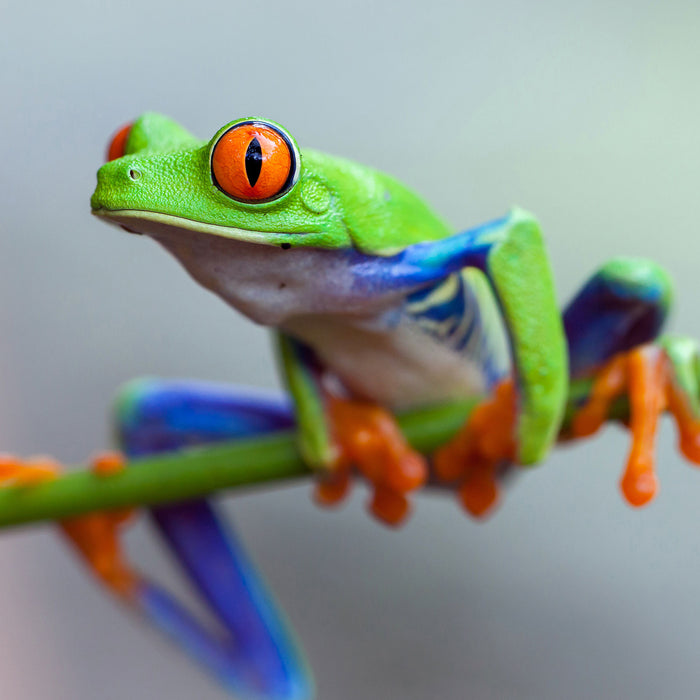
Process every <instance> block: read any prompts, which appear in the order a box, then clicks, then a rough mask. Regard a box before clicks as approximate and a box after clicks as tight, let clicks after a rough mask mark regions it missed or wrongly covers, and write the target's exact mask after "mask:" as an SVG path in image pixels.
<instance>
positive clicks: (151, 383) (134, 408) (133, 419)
mask: <svg viewBox="0 0 700 700" xmlns="http://www.w3.org/2000/svg"><path fill="white" fill-rule="evenodd" d="M158 384H159V382H158V380H156V379H153V378H150V377H140V378H138V379H132V380H131V381H129V382H127V383H126V384H124V385H123V386H122V387H120V389H119V391H118V392H117V395H116V396H115V397H114V401H113V402H112V424H113V427H114V431H115V433H116V437H117V440H118V442H122V437H123V435H124V433H125V432H126V431H127V430H129V429H130V428H133V427H134V426H136V425H138V424H139V423H140V422H142V421H143V414H144V407H145V406H146V405H147V403H148V400H149V399H151V398H152V397H153V395H154V394H155V393H157V391H158Z"/></svg>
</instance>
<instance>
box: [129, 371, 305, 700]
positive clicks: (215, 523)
mask: <svg viewBox="0 0 700 700" xmlns="http://www.w3.org/2000/svg"><path fill="white" fill-rule="evenodd" d="M293 425H294V419H293V416H292V411H291V407H290V405H289V403H288V402H287V401H285V400H284V399H283V398H270V397H268V396H261V395H260V394H252V393H247V394H246V393H237V391H236V390H235V389H234V388H232V387H225V386H221V385H217V384H210V383H204V382H183V381H158V380H139V381H137V382H132V383H131V384H129V385H128V386H127V387H126V388H125V390H124V391H123V392H122V394H121V396H120V397H119V400H118V403H117V430H118V437H119V441H120V443H121V446H122V449H123V450H124V451H125V453H126V454H127V455H128V456H129V457H139V456H144V455H147V454H152V453H155V452H160V451H167V450H174V449H178V448H180V447H185V446H188V445H197V444H203V443H213V442H217V441H222V440H230V439H233V438H236V437H241V436H246V435H256V434H261V433H265V432H270V431H275V430H280V429H285V428H290V427H292V426H293ZM151 513H152V516H153V520H154V522H155V524H156V526H157V528H158V530H159V532H160V534H161V535H162V536H163V538H164V541H165V542H166V543H167V544H168V546H169V547H170V548H171V549H172V551H173V553H174V554H175V556H176V557H177V559H178V561H179V562H180V564H181V566H182V568H183V570H184V572H185V573H186V574H187V575H188V577H189V579H190V581H191V582H192V584H193V586H194V587H195V589H196V590H197V591H198V592H199V594H200V595H201V597H202V598H203V599H204V601H205V602H206V603H207V605H208V606H209V608H210V609H211V610H212V611H213V613H214V614H215V616H216V617H217V618H218V620H219V621H220V622H221V623H222V625H223V628H224V629H225V630H226V635H223V636H222V635H221V634H220V633H216V632H214V631H211V630H209V629H207V627H206V626H205V625H203V624H202V623H200V622H199V621H198V620H196V619H195V617H194V616H193V615H192V614H191V613H190V612H188V611H187V609H186V608H184V607H183V606H182V605H181V604H180V603H179V602H178V601H177V600H175V599H174V598H173V597H172V596H171V595H170V594H168V593H167V592H165V591H164V590H163V589H162V588H160V587H159V586H157V585H156V584H155V583H153V582H151V581H148V580H141V581H140V582H139V586H138V587H137V594H136V596H135V600H133V601H132V602H133V604H134V605H135V606H136V607H137V608H138V610H139V611H140V613H141V614H142V615H143V616H145V617H146V618H147V619H148V620H149V621H150V622H151V623H152V624H154V625H155V626H156V627H157V628H158V629H160V630H161V631H162V632H164V633H165V634H166V635H167V636H169V637H170V638H171V639H172V640H174V641H175V642H176V643H177V644H178V645H180V646H181V647H182V648H183V649H184V650H185V651H186V652H188V653H189V654H190V655H191V656H192V657H194V658H195V659H196V660H197V661H199V662H200V663H201V664H202V665H203V666H205V667H206V668H207V669H208V670H209V671H210V672H212V673H214V674H215V675H216V677H217V678H218V679H219V680H220V682H222V683H223V685H225V686H226V687H227V688H228V689H230V690H231V691H233V692H234V693H235V694H236V695H238V696H241V697H247V698H268V699H271V700H272V699H274V700H302V699H304V698H310V697H311V696H312V695H313V682H312V680H311V678H310V674H309V671H308V668H307V666H306V664H305V662H304V660H303V658H302V656H301V653H300V652H299V650H298V649H297V647H296V645H295V643H294V640H293V637H292V634H291V632H290V631H289V629H288V628H287V625H286V624H285V621H284V618H283V616H282V615H281V613H280V611H279V610H278V608H277V606H276V604H275V602H274V600H273V599H272V597H271V595H270V593H269V592H268V590H267V587H266V586H265V584H264V582H263V580H262V579H261V577H260V575H259V574H258V573H257V572H256V570H255V567H254V566H253V565H252V563H251V561H250V560H249V558H248V556H247V555H246V553H245V551H244V549H243V547H242V545H241V543H240V542H239V540H238V539H237V537H236V535H235V533H234V532H233V530H232V528H231V527H230V526H227V524H226V523H224V522H223V520H222V518H221V517H220V516H219V515H218V514H217V513H216V510H215V508H214V507H213V506H212V505H211V504H210V503H208V502H206V501H204V500H197V501H191V502H187V503H180V504H174V505H166V506H159V507H157V508H154V509H152V511H151Z"/></svg>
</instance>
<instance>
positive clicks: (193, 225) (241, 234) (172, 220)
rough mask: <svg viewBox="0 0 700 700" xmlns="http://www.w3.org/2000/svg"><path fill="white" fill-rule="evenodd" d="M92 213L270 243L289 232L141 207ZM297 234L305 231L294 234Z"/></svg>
mask: <svg viewBox="0 0 700 700" xmlns="http://www.w3.org/2000/svg"><path fill="white" fill-rule="evenodd" d="M92 213H93V214H94V215H95V216H103V217H105V218H107V219H110V218H114V219H118V218H124V219H141V220H143V221H153V222H155V223H157V224H165V225H166V226H167V225H170V226H175V227H176V228H182V229H187V230H188V231H196V232H198V233H208V234H212V235H214V236H219V237H221V238H231V239H235V240H238V241H250V242H253V243H267V244H268V245H277V244H275V243H271V242H270V240H269V239H268V238H267V237H268V236H283V235H289V234H280V233H276V232H274V231H255V230H249V229H243V228H235V227H234V226H219V225H218V224H207V223H204V222H201V221H194V220H192V219H186V218H185V217H182V216H173V215H172V214H159V213H158V212H152V211H140V210H139V209H105V208H98V209H93V210H92ZM292 235H295V236H298V235H301V236H303V235H304V233H303V232H300V233H295V234H292Z"/></svg>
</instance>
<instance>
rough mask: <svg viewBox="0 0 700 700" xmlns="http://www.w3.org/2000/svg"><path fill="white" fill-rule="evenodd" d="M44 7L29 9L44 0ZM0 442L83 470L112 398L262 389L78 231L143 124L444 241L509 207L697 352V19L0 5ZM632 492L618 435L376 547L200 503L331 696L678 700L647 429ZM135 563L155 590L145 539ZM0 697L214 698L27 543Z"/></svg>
mask: <svg viewBox="0 0 700 700" xmlns="http://www.w3.org/2000/svg"><path fill="white" fill-rule="evenodd" d="M42 5H43V6H42ZM0 26H1V27H2V29H1V31H2V41H1V42H0V105H1V109H2V131H1V132H0V154H1V155H2V161H1V167H0V204H1V208H0V230H1V233H2V235H1V236H0V299H1V300H2V301H0V447H1V448H2V450H6V451H12V452H17V453H20V454H24V455H29V454H35V453H40V452H48V453H51V454H53V455H55V456H57V457H59V458H60V459H61V460H63V461H65V462H68V463H73V464H76V463H80V462H82V461H83V460H84V459H85V458H86V457H87V455H89V454H90V452H91V451H93V450H94V449H96V448H101V447H103V446H104V445H105V444H107V441H108V438H109V431H108V427H107V426H108V424H107V410H108V405H109V401H110V396H111V395H112V394H113V392H114V390H115V388H116V387H117V386H118V385H119V384H120V383H122V382H123V381H125V380H127V379H128V378H130V377H133V376H135V375H140V374H157V375H161V376H172V377H181V376H191V377H201V378H207V379H218V380H227V381H233V382H245V383H251V384H255V385H259V386H265V387H276V386H277V379H276V377H275V372H274V366H273V361H272V354H271V352H270V349H269V347H268V340H267V337H266V333H265V332H264V331H263V330H262V329H260V328H257V327H254V326H253V325H251V324H250V323H249V322H247V321H245V320H243V319H242V318H239V317H237V315H236V314H235V313H234V312H232V311H230V310H229V309H227V308H226V307H225V306H224V305H223V304H222V303H221V302H220V301H218V300H217V299H216V298H214V297H213V296H210V295H209V294H208V293H206V292H204V291H202V290H200V289H199V288H198V287H197V286H196V285H195V284H194V283H193V282H192V281H191V280H190V279H189V278H188V277H187V276H186V275H185V274H184V273H183V271H182V270H181V269H180V268H179V267H178V265H177V264H176V263H175V262H174V261H173V260H171V259H170V258H168V257H167V256H166V255H165V254H164V253H163V252H162V251H161V250H160V249H158V248H156V246H155V245H154V244H153V243H152V242H150V241H148V240H144V239H138V238H134V237H131V236H127V235H124V234H123V233H122V232H120V231H119V230H117V229H114V228H108V227H105V226H104V225H102V224H100V223H99V222H97V221H96V220H93V219H91V217H90V215H89V212H88V197H89V195H90V193H91V191H92V188H93V184H94V172H95V170H96V168H97V167H98V165H99V164H100V163H101V161H102V158H103V153H104V147H105V144H106V142H107V140H108V137H109V136H110V134H111V133H112V131H113V130H114V129H115V128H116V127H118V126H119V125H121V124H122V123H124V122H126V121H129V120H130V119H132V118H133V117H135V116H136V115H138V114H139V113H140V112H142V111H144V110H146V109H151V110H158V111H161V112H164V113H167V114H169V115H171V116H172V117H174V118H176V119H178V120H180V121H181V122H182V123H183V124H185V125H186V126H188V127H189V128H190V129H192V130H193V131H194V132H195V133H196V134H198V135H200V136H201V137H202V138H209V137H210V136H211V135H212V134H213V133H214V131H215V130H216V129H218V128H219V127H220V126H221V125H222V124H224V123H225V122H227V121H229V120H231V119H233V118H236V117H239V116H248V115H251V114H256V115H261V116H267V117H270V118H273V119H275V120H278V121H280V122H281V123H283V124H285V125H286V126H287V127H288V128H289V129H290V130H291V132H292V133H293V134H294V135H295V136H296V137H297V139H298V141H299V142H300V144H301V145H302V148H303V146H304V145H309V146H313V147H315V148H319V149H323V150H327V151H329V152H333V153H336V154H339V155H343V156H346V157H350V158H353V159H356V160H359V161H362V162H365V163H367V164H370V165H373V166H376V167H379V168H381V169H384V170H387V171H389V172H391V173H392V174H394V175H396V176H398V177H399V178H401V179H403V180H404V181H406V182H407V183H409V184H410V185H411V186H412V187H414V188H415V189H416V190H418V191H419V192H421V193H422V194H424V195H425V197H426V198H427V199H428V200H429V201H431V202H432V203H433V204H434V205H435V207H436V208H437V209H438V210H439V211H440V212H442V213H443V214H444V215H445V216H446V217H447V218H448V220H450V221H451V222H452V223H453V224H454V226H455V228H456V229H457V228H460V227H466V226H469V225H473V224H476V223H479V222H481V221H483V220H486V219H488V218H491V217H494V216H496V215H499V214H501V213H503V212H504V211H506V210H507V208H508V207H509V206H511V205H512V204H519V205H520V206H523V207H526V208H528V209H530V210H532V211H534V212H536V213H537V214H538V216H539V218H540V220H541V222H542V224H543V226H544V230H545V232H546V234H547V237H548V240H549V245H550V250H551V255H552V260H553V265H554V270H555V274H556V278H557V283H558V286H559V290H560V295H561V299H562V301H563V300H565V299H566V298H568V297H569V296H570V295H571V294H572V293H573V292H574V290H575V289H576V287H577V286H578V285H579V284H581V282H582V281H583V280H584V278H585V277H586V276H587V275H588V274H589V273H590V272H591V271H592V270H593V269H594V268H595V267H596V265H598V264H600V263H601V262H602V261H604V260H605V259H606V258H608V257H610V256H612V255H617V254H622V253H626V254H634V255H639V256H651V257H654V258H655V259H657V260H658V261H660V262H662V263H664V264H665V265H667V266H668V268H669V269H670V271H671V272H672V274H673V276H674V278H675V280H676V282H677V289H678V303H677V308H676V313H675V317H674V319H673V326H674V328H675V329H676V330H678V331H680V332H683V333H687V334H690V335H693V336H695V337H700V321H698V320H697V315H696V309H697V304H698V298H699V296H700V288H699V285H698V281H697V274H696V270H697V261H698V259H699V258H700V223H699V222H698V217H697V189H698V185H699V184H700V166H699V165H698V163H700V134H698V124H700V98H699V97H698V88H697V85H698V69H699V68H700V42H699V41H698V30H699V29H700V6H699V5H698V4H697V2H692V1H691V0H687V1H686V2H683V1H679V0H670V1H668V2H665V3H654V2H637V3H609V2H602V1H595V2H570V3H560V2H544V3H532V2H530V3H526V2H516V0H510V1H509V0H495V1H494V2H491V3H484V2H471V1H469V2H459V3H457V2H454V3H452V4H449V3H448V4H440V3H426V2H421V3H418V2H403V3H398V2H397V3H389V2H381V1H378V0H372V1H371V2H370V1H366V0H357V1H356V2H354V3H352V4H351V3H347V4H343V5H341V4H337V5H336V4H333V3H328V2H311V3H308V2H296V3H290V2H278V1H277V0H270V1H268V2H266V3H260V4H258V3H253V2H247V3H242V2H239V1H238V0H228V1H227V2H215V1H210V0H200V1H199V2H197V3H195V4H192V5H191V6H190V7H187V8H185V7H184V6H181V5H178V4H177V3H168V2H162V1H160V0H140V2H138V3H136V2H134V3H130V2H122V3H118V4H115V5H114V7H113V9H108V8H106V6H104V5H103V4H102V3H93V2H78V1H76V0H65V1H64V2H61V3H57V4H52V3H43V4H39V6H37V4H36V3H12V5H11V6H10V5H9V4H7V3H3V4H0ZM661 433H662V434H661V437H660V445H659V464H660V475H661V493H660V495H659V497H658V499H657V501H656V502H655V503H653V504H652V505H651V506H650V507H648V508H647V509H645V510H644V511H642V512H633V511H632V510H631V509H630V508H629V507H627V506H626V505H625V504H624V503H623V501H622V499H621V497H620V495H619V493H618V489H617V481H618V478H619V474H620V470H621V467H622V464H623V462H624V459H625V453H626V449H627V445H628V442H627V437H626V435H625V434H624V433H623V432H622V431H621V430H618V429H616V428H610V429H608V430H607V431H606V432H605V433H604V434H603V435H602V436H601V437H599V438H596V439H594V440H591V441H588V442H586V443H580V444H577V445H576V446H574V447H572V448H568V449H565V450H564V449H562V450H559V451H557V452H556V454H554V455H553V456H552V457H551V458H550V459H548V460H547V463H546V464H545V465H543V466H542V467H540V468H539V469H537V470H536V471H534V472H532V473H529V474H526V475H524V476H523V477H522V478H521V479H519V480H518V481H517V483H516V484H515V485H514V487H513V488H512V489H511V490H510V492H509V493H508V495H507V498H506V499H505V503H504V506H503V507H502V509H501V510H500V511H499V512H498V513H497V514H496V516H495V517H494V518H492V519H491V520H489V521H488V522H487V523H486V524H476V523H474V522H473V521H470V520H469V519H468V518H467V517H466V516H464V515H463V514H462V513H461V512H460V510H459V509H458V507H457V506H456V505H455V503H454V502H453V500H452V499H450V498H446V497H440V496H425V497H421V498H420V499H419V502H418V508H417V512H416V514H415V516H414V517H413V519H412V520H411V522H410V524H409V525H408V526H407V527H405V528H404V529H403V530H401V531H400V532H398V533H395V532H387V531H386V530H384V529H382V528H381V527H380V526H378V525H376V524H374V523H373V522H372V521H370V519H369V518H367V517H366V516H365V513H364V498H365V495H364V494H363V493H361V492H360V490H358V493H356V494H355V496H354V498H353V499H352V500H351V502H350V503H349V504H348V505H347V506H346V507H344V508H343V509H342V510H341V511H340V512H338V513H327V512H323V511H320V510H317V509H316V508H315V507H314V506H313V505H312V504H311V503H310V500H309V489H308V486H306V485H302V486H298V487H293V488H286V489H282V490H279V491H274V492H273V491H261V492H256V493H250V494H246V495H238V496H235V497H230V498H229V499H227V508H228V509H229V511H230V512H232V513H233V514H234V515H235V516H236V520H237V523H238V527H239V529H240V530H241V532H242V534H243V536H244V539H245V540H246V542H247V543H248V545H249V547H250V550H251V551H252V553H253V555H254V557H255V558H256V560H257V561H258V563H259V564H260V566H261V567H262V568H263V569H264V571H265V572H266V574H267V576H268V577H269V581H270V583H271V585H272V587H273V588H274V590H275V591H276V592H277V594H278V597H279V599H280V601H281V602H282V603H283V605H284V606H285V608H286V609H287V610H288V613H289V617H290V619H291V620H292V622H293V623H294V625H295V626H296V628H297V630H298V634H299V637H300V639H301V640H302V641H303V644H304V646H305V648H306V650H307V652H308V656H309V659H310V661H311V664H312V666H313V668H314V670H315V672H316V675H317V679H318V690H319V697H320V698H323V699H324V700H325V699H330V700H353V699H355V698H390V699H393V698H396V699H401V700H417V699H419V698H441V699H444V700H461V699H463V698H470V699H472V698H473V699H475V700H482V699H484V700H485V699H493V698H498V699H499V700H500V699H505V698H519V699H525V698H533V699H535V698H537V699H538V700H543V699H559V698H564V697H566V698H637V699H641V698H658V697H662V696H663V697H671V698H695V697H697V693H698V691H697V688H698V686H699V685H700V665H699V664H698V653H697V649H698V647H699V645H700V599H699V598H698V595H697V590H698V585H699V584H700V547H699V546H698V527H697V512H698V504H699V503H700V474H699V473H698V471H697V469H696V468H691V467H689V466H688V465H686V464H685V463H684V461H683V459H682V458H681V457H680V456H679V455H678V454H677V453H676V450H675V448H674V436H673V429H672V426H671V425H670V424H669V423H668V422H665V423H664V425H663V429H662V431H661ZM129 543H130V549H131V551H132V552H133V554H134V557H136V558H137V559H138V560H139V561H140V562H142V563H143V562H145V561H146V560H148V565H149V567H150V568H151V570H153V571H155V572H156V573H157V574H158V575H159V576H161V577H163V578H166V579H168V580H169V581H170V582H171V584H172V585H177V584H176V583H175V580H176V579H175V575H174V573H173V571H172V569H171V564H170V562H168V561H166V560H165V557H164V556H163V555H162V554H161V553H160V551H159V549H158V547H157V546H156V545H155V544H154V543H153V541H152V539H151V533H150V532H149V531H148V529H147V528H146V527H145V526H143V525H138V526H136V528H134V529H133V530H132V531H131V532H130V535H129ZM0 562H1V563H0V567H1V570H2V575H1V576H0V620H1V623H0V697H2V698H12V699H14V698H22V699H23V700H46V699H49V698H50V699H52V700H93V699H94V698H101V699H102V698H104V699H105V700H112V699H115V700H116V699H118V698H124V697H127V698H130V700H145V699H146V698H172V700H185V699H189V698H198V699H200V700H223V699H224V698H225V697H226V696H225V695H224V693H223V692H222V691H221V690H220V689H219V688H218V687H217V686H216V685H215V684H214V683H213V682H211V681H210V680H209V679H208V678H207V677H206V676H205V675H203V674H202V673H201V672H200V671H199V670H198V669H197V668H195V667H194V666H192V665H190V664H188V663H185V662H183V658H182V657H181V656H180V655H179V654H178V653H176V652H175V651H173V650H172V649H171V648H170V647H169V646H168V645H167V644H166V643H164V642H163V641H162V640H161V639H160V638H159V637H158V636H157V635H155V634H153V633H151V632H149V631H148V630H147V629H145V628H143V627H142V626H141V625H140V623H139V622H138V621H137V620H133V619H131V618H129V617H128V616H125V615H123V614H122V612H121V610H119V609H118V608H117V607H116V606H115V605H114V604H113V603H112V602H111V600H109V599H108V598H107V597H106V596H105V595H103V594H102V592H101V591H100V590H98V588H97V587H96V586H95V585H94V584H93V582H92V581H91V580H89V579H88V578H87V577H86V576H85V574H84V572H83V570H82V569H81V568H80V567H78V566H76V564H75V561H74V559H73V557H72V555H71V553H69V552H68V551H67V549H66V548H65V547H64V546H63V544H62V543H61V542H60V541H59V539H58V537H57V536H56V535H55V533H54V532H53V531H52V530H51V529H50V528H48V527H45V528H35V529H31V530H26V531H22V532H12V533H7V535H5V536H3V538H2V540H0Z"/></svg>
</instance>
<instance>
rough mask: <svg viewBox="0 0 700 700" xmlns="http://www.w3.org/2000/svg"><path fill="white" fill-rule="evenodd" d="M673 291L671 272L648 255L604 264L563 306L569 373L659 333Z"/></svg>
mask: <svg viewBox="0 0 700 700" xmlns="http://www.w3.org/2000/svg"><path fill="white" fill-rule="evenodd" d="M672 296H673V292H672V286H671V280H670V278H669V277H668V275H667V273H666V272H665V271H664V270H663V269H662V268H661V267H659V266H658V265H657V264H656V263H653V262H651V261H650V260H639V259H632V258H616V259H614V260H611V261H610V262H608V263H607V264H605V265H604V266H603V267H601V268H600V270H598V272H596V273H595V274H594V275H593V276H592V277H591V278H590V280H589V281H588V282H587V283H586V284H585V285H584V286H583V288H582V289H581V291H580V292H579V293H578V294H577V295H576V296H575V297H574V299H573V300H572V301H571V302H570V303H569V305H568V306H567V307H566V309H565V310H564V314H563V317H564V330H565V332H566V339H567V342H568V346H569V373H570V375H571V377H572V378H574V379H576V378H579V377H583V376H587V375H591V374H593V373H594V372H595V371H597V370H598V369H599V368H600V367H602V366H603V365H604V364H605V363H606V362H607V361H608V360H610V359H611V358H612V357H614V356H615V355H617V354H619V353H622V352H627V351H629V350H631V349H632V348H634V347H637V346H639V345H642V344H644V343H649V342H651V341H653V340H655V339H656V338H658V337H659V333H660V331H661V328H662V326H663V324H664V321H665V320H666V318H667V317H668V312H669V308H670V306H671V300H672Z"/></svg>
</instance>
